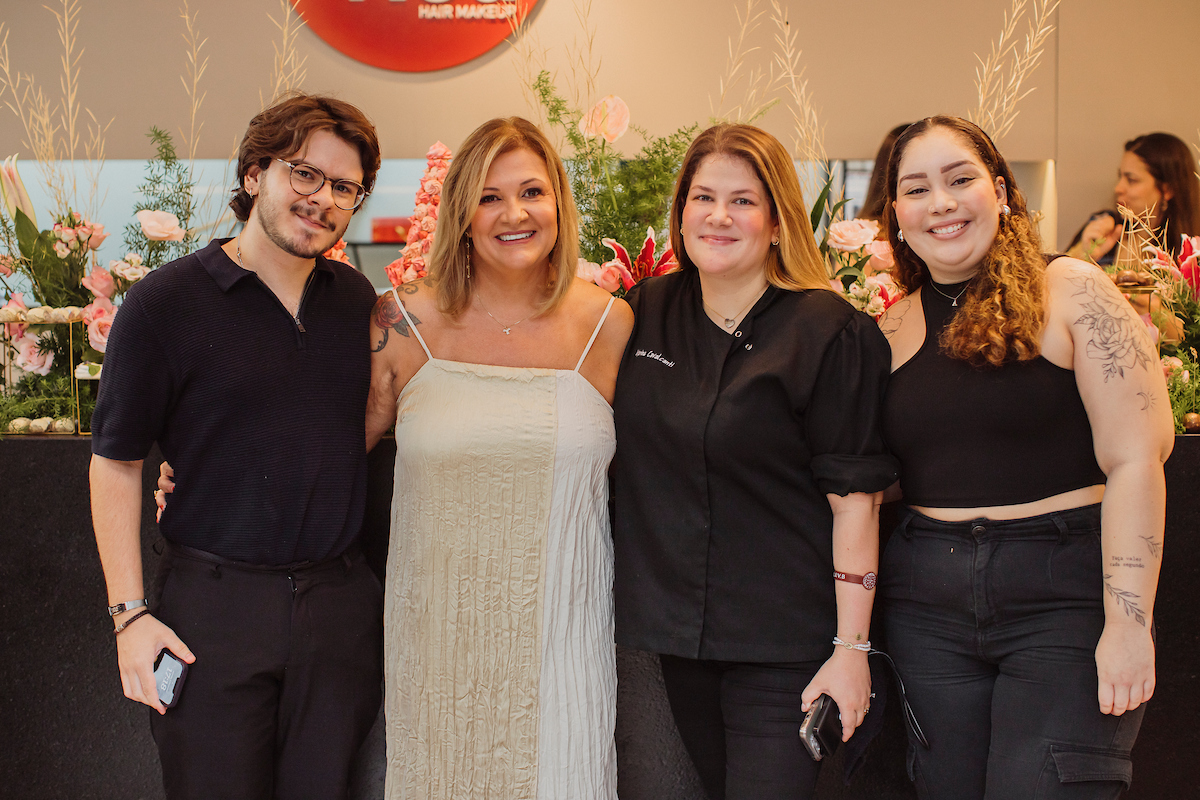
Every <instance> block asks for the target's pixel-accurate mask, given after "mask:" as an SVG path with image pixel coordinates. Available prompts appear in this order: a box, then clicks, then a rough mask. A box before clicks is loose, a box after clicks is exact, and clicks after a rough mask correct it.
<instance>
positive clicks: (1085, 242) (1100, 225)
mask: <svg viewBox="0 0 1200 800" xmlns="http://www.w3.org/2000/svg"><path fill="white" fill-rule="evenodd" d="M1123 230H1124V228H1123V227H1122V226H1120V225H1117V221H1116V220H1115V219H1113V218H1112V217H1111V216H1109V215H1108V214H1097V215H1096V216H1095V217H1093V218H1092V219H1091V220H1090V221H1089V222H1088V224H1087V225H1085V226H1084V227H1083V233H1082V234H1080V236H1079V244H1080V246H1082V247H1083V255H1084V256H1086V257H1087V258H1089V259H1091V260H1092V261H1096V260H1099V259H1100V258H1102V257H1103V256H1105V255H1106V254H1107V253H1108V251H1109V250H1112V249H1113V248H1114V247H1116V244H1117V241H1118V240H1119V239H1120V238H1121V232H1122V231H1123Z"/></svg>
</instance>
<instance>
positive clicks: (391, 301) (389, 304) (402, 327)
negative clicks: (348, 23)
mask: <svg viewBox="0 0 1200 800" xmlns="http://www.w3.org/2000/svg"><path fill="white" fill-rule="evenodd" d="M415 291H416V287H414V288H413V290H412V291H411V292H407V293H408V294H412V293H413V292H415ZM408 316H409V317H411V318H412V321H413V324H414V325H420V324H421V320H419V319H417V316H416V315H415V314H412V313H409V315H408ZM371 319H372V321H374V323H375V325H376V326H377V327H378V328H379V330H380V332H381V336H380V337H379V344H377V345H376V346H375V347H373V348H371V352H372V353H378V352H380V351H381V350H383V348H384V347H386V346H387V342H388V330H389V329H391V330H393V331H395V332H396V333H398V334H400V335H401V336H408V331H409V328H408V320H407V319H405V318H404V314H403V312H401V311H400V305H399V304H398V303H397V302H396V298H394V297H392V293H391V292H388V293H386V294H382V295H380V296H379V300H377V301H376V302H375V308H374V309H372V310H371Z"/></svg>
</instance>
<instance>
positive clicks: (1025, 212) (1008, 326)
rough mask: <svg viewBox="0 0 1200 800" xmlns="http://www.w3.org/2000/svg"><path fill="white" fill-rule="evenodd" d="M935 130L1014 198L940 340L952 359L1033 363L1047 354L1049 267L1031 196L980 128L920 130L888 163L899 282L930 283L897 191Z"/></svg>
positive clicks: (931, 123)
mask: <svg viewBox="0 0 1200 800" xmlns="http://www.w3.org/2000/svg"><path fill="white" fill-rule="evenodd" d="M933 128H944V129H946V130H948V131H951V132H952V133H954V134H955V135H957V136H958V138H959V139H960V140H961V141H962V142H963V143H964V144H966V145H967V146H968V147H969V148H971V149H972V150H973V151H975V154H976V155H978V156H979V158H980V160H981V161H982V162H983V165H984V166H985V167H986V168H987V171H988V174H989V175H991V177H992V180H993V181H995V179H996V178H1003V179H1004V185H1005V187H1006V189H1007V192H1008V200H1007V204H1008V207H1009V209H1010V213H1009V214H1002V215H1001V216H1000V227H999V229H998V230H997V232H996V241H995V242H994V243H993V244H992V246H991V248H989V249H988V251H987V254H986V255H984V257H983V263H982V264H981V265H980V269H979V271H978V272H977V273H976V274H975V276H974V277H973V278H971V282H970V284H969V285H968V287H967V294H966V297H965V299H964V301H963V304H962V306H961V307H960V308H959V310H958V313H956V314H955V315H954V316H953V317H952V318H951V320H950V322H949V323H947V325H946V328H945V329H944V330H943V331H942V336H941V339H940V341H939V343H940V344H941V347H942V349H943V350H944V351H945V352H946V354H947V355H949V356H950V357H951V358H957V359H959V360H962V361H967V362H970V363H972V364H976V365H984V364H990V365H991V366H1000V365H1001V364H1004V363H1006V362H1010V361H1029V360H1031V359H1034V358H1037V356H1038V355H1039V354H1040V353H1041V335H1042V327H1043V325H1044V323H1045V316H1046V309H1045V304H1044V297H1045V293H1046V260H1045V258H1044V257H1043V256H1042V249H1041V240H1040V239H1039V237H1038V234H1037V230H1036V229H1035V228H1034V225H1033V220H1032V219H1030V217H1029V208H1028V206H1027V205H1026V203H1025V195H1024V194H1022V192H1021V190H1020V189H1019V188H1017V182H1016V180H1014V179H1013V175H1012V170H1011V169H1009V166H1008V162H1007V161H1005V160H1004V156H1002V155H1000V152H999V151H998V150H997V149H996V145H995V144H993V143H992V140H991V139H990V138H989V137H988V135H987V134H986V133H984V132H983V130H982V129H980V128H979V126H978V125H976V124H974V123H973V122H968V121H967V120H965V119H960V118H958V117H946V116H937V117H929V118H927V119H923V120H921V121H920V122H916V123H913V124H912V125H910V126H909V127H908V129H907V130H905V131H904V133H902V134H901V135H900V138H899V139H897V140H896V144H895V145H893V147H892V156H891V158H890V159H889V161H888V172H887V191H888V200H889V201H891V202H889V203H888V204H887V205H886V206H884V209H883V221H884V225H885V227H886V228H887V235H888V241H889V242H891V245H892V254H893V256H894V257H895V259H896V266H895V268H894V269H893V270H892V277H894V278H895V279H896V282H897V283H899V284H900V286H902V287H903V288H904V290H905V291H907V292H913V291H915V290H916V289H917V288H918V287H920V286H922V285H923V284H925V283H927V282H928V281H929V268H928V267H927V266H926V265H925V262H924V261H922V260H921V257H920V256H918V255H917V254H916V253H914V252H913V249H912V248H911V247H909V246H908V244H907V243H906V242H902V241H900V239H899V237H898V236H897V234H898V232H899V230H900V228H899V225H898V224H897V222H896V210H895V208H894V207H893V205H892V204H893V203H895V202H896V185H897V182H898V179H899V175H900V160H901V159H903V158H904V152H905V151H906V150H907V149H908V146H909V144H911V143H912V142H913V140H915V139H918V138H920V137H921V136H923V135H925V134H926V133H928V132H929V131H930V130H932V129H933Z"/></svg>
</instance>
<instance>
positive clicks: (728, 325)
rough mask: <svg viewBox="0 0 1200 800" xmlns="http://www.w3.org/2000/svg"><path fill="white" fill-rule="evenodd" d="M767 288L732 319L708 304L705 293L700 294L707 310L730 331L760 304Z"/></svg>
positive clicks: (760, 291)
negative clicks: (705, 300) (739, 320)
mask: <svg viewBox="0 0 1200 800" xmlns="http://www.w3.org/2000/svg"><path fill="white" fill-rule="evenodd" d="M770 285H771V284H767V286H770ZM767 286H764V287H763V288H762V289H761V290H759V293H758V294H756V295H754V299H753V300H751V301H750V302H749V303H747V304H746V307H745V308H743V309H742V310H741V311H739V312H738V313H736V314H734V315H733V316H732V317H727V316H725V315H724V314H722V313H721V312H720V311H717V310H716V309H715V308H713V307H712V306H710V305H709V304H708V303H706V302H704V293H703V292H701V293H700V302H701V304H702V305H703V306H704V307H705V308H707V309H708V310H709V311H711V312H712V313H714V314H716V315H717V316H718V317H720V318H721V319H722V320H724V324H725V327H726V329H729V328H732V327H733V326H734V325H736V324H737V321H738V318H739V317H741V316H742V314H745V313H746V312H747V311H749V310H750V309H751V308H752V307H753V306H754V304H755V303H757V302H758V299H759V298H760V297H762V296H763V293H764V292H766V291H767Z"/></svg>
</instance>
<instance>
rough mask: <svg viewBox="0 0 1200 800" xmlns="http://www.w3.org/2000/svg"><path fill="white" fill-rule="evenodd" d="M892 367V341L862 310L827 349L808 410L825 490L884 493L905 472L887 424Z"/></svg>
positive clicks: (815, 467) (815, 463) (816, 472)
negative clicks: (888, 441) (887, 440)
mask: <svg viewBox="0 0 1200 800" xmlns="http://www.w3.org/2000/svg"><path fill="white" fill-rule="evenodd" d="M890 368H891V352H890V349H889V347H888V343H887V340H886V339H885V338H884V336H883V334H882V333H881V332H880V331H879V328H878V327H877V326H876V325H875V323H874V322H873V321H872V320H871V319H870V318H869V317H867V316H866V315H864V314H861V313H855V314H854V315H852V316H851V317H850V319H849V321H848V322H847V323H846V325H845V327H843V328H842V330H841V332H840V333H839V334H838V335H837V336H836V337H835V338H834V339H833V341H832V342H831V343H830V345H829V347H828V348H827V349H826V351H825V355H824V357H823V358H822V361H821V368H820V371H819V372H818V375H817V380H816V383H815V385H814V388H813V393H812V398H811V400H810V404H809V410H808V414H807V415H806V418H807V425H806V428H807V438H808V441H809V444H810V446H811V448H812V454H813V458H812V473H813V477H814V478H815V480H816V482H817V486H818V487H820V489H821V491H823V492H824V493H826V494H836V495H841V496H845V495H847V494H850V493H852V492H878V491H882V490H883V489H886V488H887V487H888V486H891V485H892V484H893V483H894V482H895V481H896V479H897V477H898V476H899V463H898V462H897V461H896V459H895V458H894V457H893V456H892V455H891V454H890V453H888V451H887V449H886V448H885V446H884V443H883V434H882V428H881V413H882V408H883V395H884V391H885V389H886V388H887V379H888V374H889V372H890Z"/></svg>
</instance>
